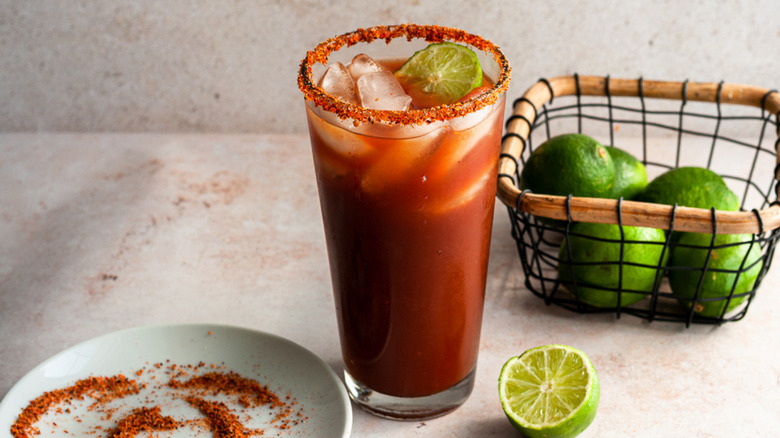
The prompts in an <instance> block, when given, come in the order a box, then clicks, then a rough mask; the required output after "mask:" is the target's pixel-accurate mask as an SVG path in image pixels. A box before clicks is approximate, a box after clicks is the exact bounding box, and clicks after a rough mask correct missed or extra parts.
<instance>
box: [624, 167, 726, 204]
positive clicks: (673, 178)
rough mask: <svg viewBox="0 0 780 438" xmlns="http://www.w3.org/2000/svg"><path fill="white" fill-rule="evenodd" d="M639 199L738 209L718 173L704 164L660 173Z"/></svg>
mask: <svg viewBox="0 0 780 438" xmlns="http://www.w3.org/2000/svg"><path fill="white" fill-rule="evenodd" d="M637 200H638V201H643V202H652V203H655V204H668V205H674V204H675V203H676V204H677V205H679V206H683V207H695V208H707V209H709V208H712V207H715V209H716V210H727V211H737V210H739V199H737V195H735V194H734V192H732V191H731V190H730V189H729V188H728V186H727V185H726V183H725V182H724V181H723V178H721V176H720V175H718V174H717V173H715V172H713V171H711V170H708V169H705V168H703V167H680V168H677V169H672V170H669V171H667V172H666V173H664V174H662V175H659V176H658V177H657V178H655V179H654V180H652V181H651V182H650V184H648V185H647V187H645V190H644V191H643V192H642V193H640V194H639V195H638V196H637Z"/></svg>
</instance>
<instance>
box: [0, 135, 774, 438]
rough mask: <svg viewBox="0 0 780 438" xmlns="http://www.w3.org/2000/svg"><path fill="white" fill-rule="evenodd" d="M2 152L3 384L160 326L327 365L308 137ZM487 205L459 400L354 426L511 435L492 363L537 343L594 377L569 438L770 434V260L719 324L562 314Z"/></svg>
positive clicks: (148, 140) (89, 138)
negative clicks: (264, 343) (472, 349)
mask: <svg viewBox="0 0 780 438" xmlns="http://www.w3.org/2000/svg"><path fill="white" fill-rule="evenodd" d="M0 157H2V159H1V160H0V187H2V190H0V397H2V396H4V395H5V394H6V393H7V392H8V390H9V389H10V388H11V387H12V386H13V385H14V384H15V383H16V382H17V381H18V380H19V379H20V378H21V377H22V376H23V375H24V374H25V373H26V372H27V371H29V370H30V369H32V368H33V367H34V366H35V365H36V364H38V363H40V362H41V361H43V360H45V359H46V358H47V357H49V356H51V355H52V354H54V353H56V352H58V351H60V350H62V349H65V348H67V347H69V346H72V345H74V344H76V343H79V342H81V341H84V340H87V339H89V338H92V337H95V336H98V335H101V334H104V333H108V332H111V331H114V330H119V329H124V328H129V327H135V326H141V325H149V324H162V323H168V322H170V323H179V322H180V323H186V322H206V323H225V324H232V325H240V326H244V327H248V328H251V329H257V330H263V331H267V332H271V333H276V334H279V335H281V336H284V337H287V338H289V339H291V340H293V341H295V342H298V343H300V344H301V345H303V346H304V347H306V348H308V349H310V350H312V351H313V352H314V353H315V354H317V355H318V356H320V357H321V358H323V360H325V361H326V362H327V363H328V364H330V365H331V367H333V368H334V369H335V370H336V371H337V372H338V373H341V370H342V365H341V359H340V354H339V346H338V336H337V328H336V319H335V312H334V306H333V299H332V296H331V290H330V281H329V274H328V264H327V255H326V251H325V245H324V239H323V233H322V223H321V221H320V213H319V207H318V201H317V191H316V186H315V178H314V175H313V169H312V160H311V153H310V151H309V142H308V138H307V136H305V135H268V134H266V135H215V134H211V135H161V134H160V135H157V134H135V135H130V134H90V135H82V134H57V135H51V134H3V135H0ZM770 168H771V166H770ZM495 217H496V223H495V227H494V234H493V242H492V248H491V261H490V270H489V280H488V287H487V302H486V309H485V318H484V324H483V332H482V342H481V348H480V358H479V365H478V369H477V380H476V386H475V391H474V393H473V394H472V396H471V397H470V398H469V400H468V401H467V402H466V403H465V404H464V405H463V406H462V407H461V408H460V409H459V410H458V411H456V412H455V413H454V414H451V415H448V416H445V417H442V418H439V419H435V420H431V421H426V422H424V423H421V422H392V421H387V420H382V419H378V418H375V417H372V416H370V415H368V414H365V413H363V412H362V411H360V410H358V409H355V412H354V413H355V418H354V427H353V436H355V437H394V436H398V437H401V436H403V437H407V436H421V437H442V436H451V437H464V438H465V437H516V436H518V434H517V433H516V432H515V431H514V430H513V429H512V428H511V426H510V425H509V422H508V421H507V420H506V418H505V417H504V414H503V412H502V411H501V407H500V404H499V401H498V397H497V378H498V373H499V370H500V368H501V365H502V364H503V362H504V361H505V360H506V359H508V358H509V357H511V356H513V355H516V354H519V353H521V352H522V351H524V350H526V349H528V348H530V347H534V346H537V345H541V344H547V343H564V344H569V345H573V346H576V347H578V348H581V349H582V350H584V351H585V352H586V353H587V354H588V355H589V356H590V358H591V359H592V360H593V363H594V364H595V366H596V369H597V372H598V374H599V378H600V379H601V384H602V395H601V403H600V408H599V411H598V415H597V416H596V420H595V422H594V423H593V424H592V425H591V427H590V428H588V429H587V430H586V432H585V433H584V434H583V435H582V436H583V437H626V436H629V437H633V436H636V437H645V436H691V437H710V436H712V437H714V436H764V437H774V436H776V434H777V430H780V417H779V416H778V414H777V413H778V412H780V360H779V359H780V357H778V353H777V333H779V332H780V313H779V312H778V309H780V293H777V292H778V288H780V271H778V268H777V267H776V266H775V267H774V270H773V271H770V274H769V275H768V276H767V278H766V279H765V281H764V283H763V284H762V287H761V290H760V291H759V294H758V296H757V297H756V299H755V301H754V303H753V305H752V306H751V308H750V311H749V312H748V315H747V317H746V318H745V320H743V321H740V322H736V323H729V324H726V325H724V326H722V327H719V328H712V327H703V326H694V327H691V328H690V329H685V328H683V327H682V326H681V325H678V324H670V323H657V322H656V323H652V324H649V323H646V322H642V321H640V320H638V319H636V318H632V317H630V316H624V317H623V318H621V319H619V320H616V319H615V318H613V317H610V316H604V315H602V316H598V315H591V316H583V315H575V314H572V313H570V312H567V311H565V310H562V309H559V308H556V307H547V306H545V305H544V303H543V302H542V301H541V300H539V299H538V298H536V297H534V296H533V295H532V294H531V293H529V292H528V290H526V289H525V287H524V285H523V284H524V283H523V282H524V277H523V274H522V271H521V267H520V260H519V258H518V256H517V252H516V248H515V245H514V241H512V240H511V238H510V234H509V232H510V231H509V229H510V226H509V220H508V217H507V215H506V212H505V210H504V209H503V208H501V206H499V208H497V211H496V216H495Z"/></svg>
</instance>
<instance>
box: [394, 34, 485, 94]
mask: <svg viewBox="0 0 780 438" xmlns="http://www.w3.org/2000/svg"><path fill="white" fill-rule="evenodd" d="M395 76H396V78H398V80H399V81H400V82H401V83H403V84H405V85H406V86H407V87H408V88H411V89H415V90H419V91H420V92H422V93H425V94H427V95H429V96H433V97H435V98H437V100H438V101H439V103H440V104H449V103H452V102H455V101H457V100H458V99H460V98H462V97H463V96H465V95H466V94H468V92H469V91H471V90H473V89H474V88H477V87H480V86H481V85H482V67H481V66H480V64H479V59H478V58H477V55H476V53H474V51H473V50H471V49H469V48H468V47H466V46H463V45H460V44H455V43H450V42H443V43H433V44H430V45H428V47H426V48H424V49H422V50H419V51H417V52H415V53H414V54H413V55H412V56H411V57H410V58H409V59H408V60H407V61H406V62H405V63H404V64H403V65H402V66H401V68H399V69H398V70H397V71H396V72H395Z"/></svg>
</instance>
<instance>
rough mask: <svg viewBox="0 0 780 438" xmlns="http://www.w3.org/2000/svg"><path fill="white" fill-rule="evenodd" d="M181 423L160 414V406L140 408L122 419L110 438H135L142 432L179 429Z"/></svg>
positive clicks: (110, 434)
mask: <svg viewBox="0 0 780 438" xmlns="http://www.w3.org/2000/svg"><path fill="white" fill-rule="evenodd" d="M179 426H180V423H179V422H178V421H176V420H174V419H173V418H171V417H168V416H163V415H162V414H161V413H160V406H155V407H153V408H146V407H140V408H136V409H134V410H133V412H131V413H130V415H128V416H126V417H125V418H123V419H121V420H120V421H119V422H118V423H117V425H116V428H115V429H114V430H112V431H111V433H109V435H108V438H133V437H135V436H136V435H137V434H138V433H140V432H146V431H166V430H175V429H178V428H179Z"/></svg>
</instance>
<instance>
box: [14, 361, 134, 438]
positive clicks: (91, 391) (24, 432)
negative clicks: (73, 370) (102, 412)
mask: <svg viewBox="0 0 780 438" xmlns="http://www.w3.org/2000/svg"><path fill="white" fill-rule="evenodd" d="M141 388H142V385H138V384H137V383H136V381H135V380H129V379H128V378H126V377H125V376H123V375H121V374H119V375H116V376H112V377H89V378H86V379H83V380H79V381H77V382H76V383H75V384H73V385H72V386H69V387H67V388H62V389H55V390H54V391H48V392H44V393H43V394H41V395H40V396H38V397H37V398H35V399H34V400H33V401H31V402H30V404H29V405H27V407H26V408H24V409H23V410H22V413H21V414H19V417H18V418H17V419H16V422H14V424H12V425H11V435H13V436H14V438H27V437H30V436H33V435H40V430H38V428H37V427H36V426H35V423H37V422H38V420H40V419H41V417H42V416H44V415H45V414H46V413H48V412H49V411H50V410H51V409H52V408H53V407H54V406H56V405H59V404H60V403H68V404H71V403H72V402H73V401H76V400H84V397H91V398H94V399H95V400H96V402H95V406H96V405H99V404H106V403H108V402H110V401H113V400H116V399H119V398H122V397H125V396H128V395H132V394H138V392H139V391H140V390H141Z"/></svg>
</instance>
